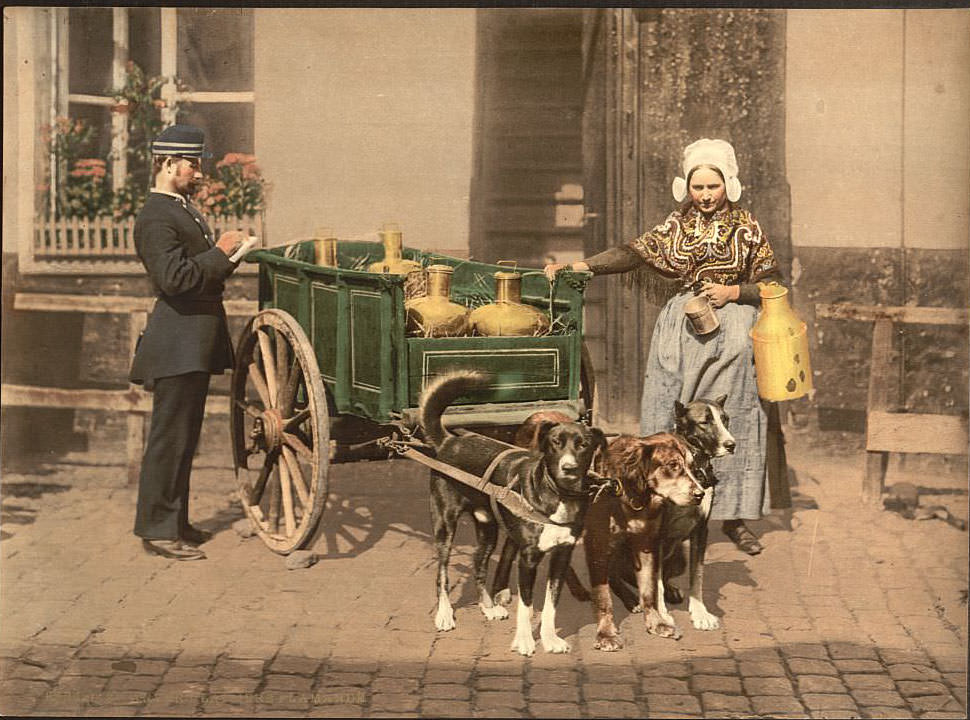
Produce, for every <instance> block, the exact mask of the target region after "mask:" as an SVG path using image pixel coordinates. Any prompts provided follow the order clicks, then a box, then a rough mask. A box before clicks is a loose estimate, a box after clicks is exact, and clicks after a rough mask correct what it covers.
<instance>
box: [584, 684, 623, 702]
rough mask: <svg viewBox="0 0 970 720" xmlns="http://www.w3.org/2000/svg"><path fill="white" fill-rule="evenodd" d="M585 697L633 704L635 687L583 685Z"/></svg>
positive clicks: (589, 699) (587, 699)
mask: <svg viewBox="0 0 970 720" xmlns="http://www.w3.org/2000/svg"><path fill="white" fill-rule="evenodd" d="M583 697H584V698H585V699H586V701H587V702H589V701H591V700H616V701H621V700H622V701H627V702H631V703H632V702H633V700H634V693H633V686H632V685H626V684H622V683H602V682H598V683H583Z"/></svg>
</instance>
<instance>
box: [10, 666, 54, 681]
mask: <svg viewBox="0 0 970 720" xmlns="http://www.w3.org/2000/svg"><path fill="white" fill-rule="evenodd" d="M63 672H64V668H63V666H61V665H47V666H45V667H40V666H38V665H31V664H28V663H22V662H21V663H16V664H14V665H13V667H12V668H11V669H10V670H8V671H7V672H5V673H4V677H5V678H17V679H20V680H42V681H44V682H51V681H52V680H56V679H57V678H58V677H60V675H61V673H63Z"/></svg>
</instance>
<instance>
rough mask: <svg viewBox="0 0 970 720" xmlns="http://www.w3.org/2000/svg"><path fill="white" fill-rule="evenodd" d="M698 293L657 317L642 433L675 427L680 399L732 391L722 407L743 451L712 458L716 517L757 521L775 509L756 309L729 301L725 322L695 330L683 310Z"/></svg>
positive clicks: (683, 296)
mask: <svg viewBox="0 0 970 720" xmlns="http://www.w3.org/2000/svg"><path fill="white" fill-rule="evenodd" d="M692 297H693V294H692V293H689V292H682V293H680V294H679V295H675V296H674V297H673V298H671V299H670V300H669V301H668V302H667V304H666V305H665V306H664V308H663V310H661V311H660V315H659V316H658V317H657V324H656V325H655V326H654V329H653V339H652V340H651V342H650V354H649V356H648V357H647V372H646V376H645V377H644V383H643V398H642V401H641V405H640V407H641V412H640V432H641V434H643V435H651V434H653V433H656V432H663V431H669V430H671V429H672V428H673V427H674V401H675V400H680V402H682V403H684V404H687V403H688V402H690V401H691V400H694V399H696V398H706V399H708V400H713V399H714V398H716V397H717V396H719V395H727V402H725V404H724V409H725V411H726V412H727V414H728V418H729V426H728V429H729V430H730V431H731V434H732V435H734V439H735V442H736V443H737V449H736V451H735V453H734V454H733V455H725V456H724V457H721V458H717V459H715V460H714V461H713V464H714V472H715V474H716V475H717V478H718V484H717V486H716V487H715V490H714V505H713V508H712V511H711V518H712V519H715V520H733V519H743V520H756V519H758V518H760V517H761V516H762V514H764V513H767V512H768V509H769V508H770V497H769V493H768V482H767V473H766V466H765V449H766V446H767V428H768V418H767V414H766V412H765V407H764V405H763V404H762V401H761V398H759V397H758V386H757V381H756V378H755V370H754V351H753V346H752V342H751V337H750V336H749V334H748V333H749V332H750V330H751V328H752V327H753V326H754V323H755V321H756V320H757V318H758V309H757V308H756V307H753V306H751V305H739V304H737V303H727V304H726V305H725V306H724V307H722V308H717V309H716V310H715V312H716V313H717V317H718V320H720V323H721V326H720V328H718V330H717V331H716V332H714V333H711V334H709V335H697V334H695V333H694V331H693V329H692V328H691V326H690V323H689V321H688V320H687V317H686V315H685V314H684V304H685V303H686V302H687V301H688V300H690V299H691V298H692Z"/></svg>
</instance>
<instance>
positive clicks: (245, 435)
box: [229, 309, 330, 555]
mask: <svg viewBox="0 0 970 720" xmlns="http://www.w3.org/2000/svg"><path fill="white" fill-rule="evenodd" d="M230 401H231V407H230V416H229V421H230V432H231V433H232V448H233V457H234V460H235V466H236V475H237V479H238V482H239V499H240V501H241V502H242V506H243V509H244V510H245V511H246V514H247V515H248V516H249V519H250V520H251V521H252V523H253V526H254V527H255V528H256V531H257V533H259V536H260V537H261V538H262V540H263V542H264V543H266V545H267V546H268V547H269V548H270V549H271V550H273V551H274V552H277V553H280V554H282V555H286V554H288V553H290V552H292V551H294V550H298V549H300V548H302V547H304V546H305V545H307V544H308V543H309V542H310V541H311V540H312V539H313V538H314V536H315V532H316V529H317V525H318V524H319V521H320V516H321V515H322V514H323V509H324V505H325V503H326V500H327V488H328V481H327V475H328V469H329V461H330V416H329V413H328V410H327V398H326V391H325V390H324V386H323V380H322V379H321V377H320V371H319V369H318V368H317V360H316V356H315V355H314V352H313V346H312V345H311V344H310V341H309V340H308V339H307V337H306V334H305V333H304V332H303V329H302V328H301V327H300V325H299V324H298V323H297V322H296V320H294V319H293V317H292V316H291V315H289V314H288V313H286V312H284V311H282V310H276V309H271V310H264V311H262V312H260V313H259V314H258V315H256V316H255V317H254V318H253V319H252V320H250V322H249V324H248V325H247V326H246V328H245V329H244V330H243V333H242V336H241V338H240V340H239V343H238V345H237V349H236V366H235V372H234V373H233V377H232V395H231V398H230Z"/></svg>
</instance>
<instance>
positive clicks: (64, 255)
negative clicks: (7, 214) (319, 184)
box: [31, 215, 265, 272]
mask: <svg viewBox="0 0 970 720" xmlns="http://www.w3.org/2000/svg"><path fill="white" fill-rule="evenodd" d="M206 220H208V222H209V226H210V227H211V228H212V231H213V233H214V235H215V237H217V238H218V237H219V235H220V234H221V233H223V232H224V231H226V230H237V229H238V230H243V231H244V232H246V233H247V234H249V235H255V236H256V237H258V238H260V240H261V241H263V242H264V243H265V239H264V235H263V217H262V216H261V215H257V216H251V217H222V216H218V217H216V216H213V217H209V218H206ZM134 231H135V220H134V218H125V219H123V220H117V219H114V218H110V217H99V218H94V219H91V220H88V219H82V218H59V219H56V220H52V219H45V218H37V219H36V220H35V221H34V235H33V243H32V245H31V255H32V258H31V260H32V261H33V262H34V263H37V264H38V265H41V266H42V265H43V264H49V263H55V264H56V265H57V266H58V267H64V265H63V261H68V262H70V261H81V260H83V261H87V262H84V263H83V265H78V267H77V269H78V271H79V272H98V269H97V268H98V261H104V262H110V261H113V264H114V263H117V262H118V261H122V262H125V261H128V262H133V263H137V262H138V256H137V253H136V252H135V232H134ZM91 261H93V264H92V262H91ZM32 264H33V263H32Z"/></svg>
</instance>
